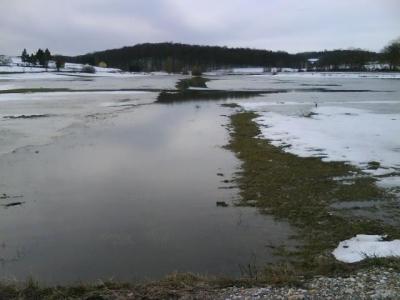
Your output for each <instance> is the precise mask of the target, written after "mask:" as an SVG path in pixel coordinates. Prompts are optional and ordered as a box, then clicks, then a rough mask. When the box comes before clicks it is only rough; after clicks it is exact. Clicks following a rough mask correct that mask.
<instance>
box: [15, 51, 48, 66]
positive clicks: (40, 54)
mask: <svg viewBox="0 0 400 300" xmlns="http://www.w3.org/2000/svg"><path fill="white" fill-rule="evenodd" d="M51 58H52V56H51V53H50V51H49V49H47V48H46V50H44V51H43V50H42V49H38V50H37V51H36V53H31V54H30V55H29V54H28V52H27V51H26V49H24V50H23V51H22V54H21V60H22V62H26V63H30V64H34V65H36V64H39V65H41V66H43V67H46V68H47V67H48V65H49V61H50V60H51Z"/></svg>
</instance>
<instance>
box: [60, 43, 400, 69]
mask: <svg viewBox="0 0 400 300" xmlns="http://www.w3.org/2000/svg"><path fill="white" fill-rule="evenodd" d="M60 58H62V59H63V60H65V61H67V62H73V63H81V64H90V65H93V66H95V65H99V64H100V63H106V64H107V65H108V66H109V67H114V68H119V69H122V70H125V71H131V72H141V71H146V72H147V71H160V70H164V71H166V72H168V73H178V72H184V73H185V72H188V71H191V70H196V71H198V72H201V71H205V70H215V69H220V68H233V67H252V66H253V67H265V68H283V67H288V68H295V69H304V68H309V67H310V66H311V64H310V62H309V61H308V60H309V59H311V58H317V59H318V61H317V62H316V63H315V64H312V68H313V70H324V71H329V70H331V71H334V70H340V69H343V68H344V67H343V66H345V69H346V70H349V71H361V70H363V69H364V66H365V65H366V64H367V63H368V62H379V63H387V64H388V65H389V67H390V69H391V70H395V69H396V68H397V67H398V66H399V65H400V40H399V39H398V40H396V41H393V42H392V43H390V44H389V45H388V46H387V47H385V48H384V50H383V51H382V52H373V51H366V50H362V49H350V50H342V49H339V50H331V51H326V50H325V51H315V52H303V53H297V54H290V53H288V52H285V51H270V50H257V49H249V48H228V47H218V46H199V45H187V44H179V43H146V44H138V45H135V46H131V47H123V48H120V49H112V50H105V51H100V52H93V53H88V54H85V55H79V56H74V57H68V56H63V57H60Z"/></svg>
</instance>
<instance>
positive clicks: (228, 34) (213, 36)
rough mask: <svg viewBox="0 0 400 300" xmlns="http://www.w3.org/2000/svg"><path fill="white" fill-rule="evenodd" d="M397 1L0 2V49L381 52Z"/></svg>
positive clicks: (394, 23) (397, 31)
mask: <svg viewBox="0 0 400 300" xmlns="http://www.w3.org/2000/svg"><path fill="white" fill-rule="evenodd" d="M399 16H400V0H0V54H1V53H3V54H13V55H15V54H20V52H21V51H22V49H23V48H27V50H28V51H29V52H32V51H34V50H36V49H37V48H39V47H41V48H46V47H48V48H49V49H50V50H51V51H52V53H58V54H68V55H73V54H83V53H87V52H91V51H96V50H104V49H110V48H118V47H122V46H128V45H134V44H137V43H144V42H166V41H174V42H182V43H191V44H204V45H205V44H207V45H221V46H235V47H237V46H240V47H251V48H260V49H271V50H285V51H288V52H299V51H309V50H323V49H335V48H350V47H357V48H364V49H370V50H377V51H379V50H381V49H382V47H383V46H384V45H385V44H386V43H387V42H388V41H390V40H393V39H395V38H397V37H399V36H400V17H399Z"/></svg>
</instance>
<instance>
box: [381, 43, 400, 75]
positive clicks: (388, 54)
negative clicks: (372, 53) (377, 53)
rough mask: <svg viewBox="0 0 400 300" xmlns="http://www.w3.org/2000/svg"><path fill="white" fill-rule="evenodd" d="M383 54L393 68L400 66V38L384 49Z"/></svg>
mask: <svg viewBox="0 0 400 300" xmlns="http://www.w3.org/2000/svg"><path fill="white" fill-rule="evenodd" d="M383 55H384V58H385V61H386V62H387V63H388V64H389V66H390V69H391V70H395V69H396V67H397V66H400V38H398V39H397V40H394V41H393V42H392V43H390V44H389V45H387V46H386V47H385V48H384V49H383Z"/></svg>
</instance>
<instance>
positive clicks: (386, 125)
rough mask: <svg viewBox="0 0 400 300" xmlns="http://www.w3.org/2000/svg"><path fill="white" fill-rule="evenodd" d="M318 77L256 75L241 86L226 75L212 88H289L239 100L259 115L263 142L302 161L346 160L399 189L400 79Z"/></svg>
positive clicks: (212, 83) (246, 107) (384, 183)
mask: <svg viewBox="0 0 400 300" xmlns="http://www.w3.org/2000/svg"><path fill="white" fill-rule="evenodd" d="M319 76H320V77H316V78H310V76H309V75H305V77H301V78H298V77H291V76H290V75H288V76H286V77H285V79H283V78H282V79H281V78H279V76H270V77H266V76H252V77H253V78H254V80H249V82H242V83H241V82H239V81H238V80H236V79H234V78H227V77H225V78H222V79H221V80H216V81H214V82H211V83H207V84H208V86H210V87H213V88H218V89H222V88H224V87H226V88H231V87H234V89H250V90H257V89H260V90H262V89H277V90H278V89H283V88H286V89H287V92H284V93H276V94H274V93H272V94H267V95H264V96H261V97H256V98H252V99H251V100H242V101H240V102H238V103H239V104H240V105H241V106H242V107H243V108H244V109H246V110H249V111H255V112H256V113H257V114H258V115H259V117H258V118H257V119H256V122H257V123H258V124H260V129H261V132H262V134H261V137H262V138H265V139H268V140H270V141H271V143H272V144H273V145H275V146H278V147H283V149H284V151H287V152H290V153H293V154H295V155H298V156H300V157H321V159H322V160H324V161H344V162H347V163H349V164H352V165H355V166H357V167H359V168H361V169H362V170H363V171H364V172H365V173H367V174H370V175H372V176H375V177H376V178H377V179H378V180H379V181H378V185H380V186H382V187H385V188H391V189H393V188H396V187H397V188H399V187H400V176H399V175H400V134H399V132H400V81H399V80H398V79H384V78H367V77H364V76H361V77H359V78H350V77H349V78H335V77H334V76H341V74H333V75H332V76H329V77H323V76H324V75H321V74H319ZM249 77H251V76H248V77H247V78H249ZM272 77H273V79H271V78H272ZM307 89H308V90H307ZM312 89H315V90H312Z"/></svg>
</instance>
